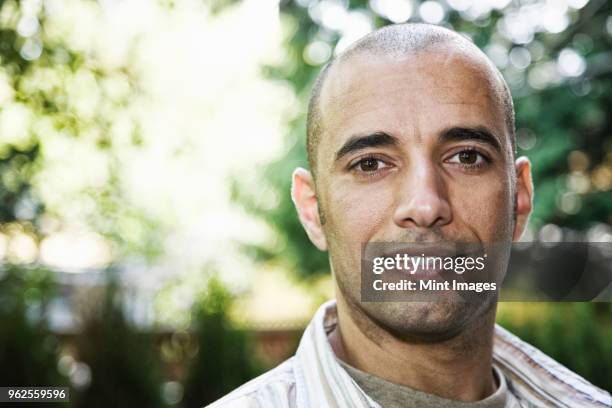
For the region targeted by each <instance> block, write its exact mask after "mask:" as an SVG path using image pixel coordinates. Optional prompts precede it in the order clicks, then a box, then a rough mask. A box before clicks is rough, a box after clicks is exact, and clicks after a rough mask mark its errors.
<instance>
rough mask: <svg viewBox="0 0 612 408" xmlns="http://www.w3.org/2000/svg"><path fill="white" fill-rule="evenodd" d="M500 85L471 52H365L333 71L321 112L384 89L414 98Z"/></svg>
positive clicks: (476, 91)
mask: <svg viewBox="0 0 612 408" xmlns="http://www.w3.org/2000/svg"><path fill="white" fill-rule="evenodd" d="M497 81H498V79H497V78H496V77H495V75H494V74H493V71H492V69H491V68H490V67H489V65H488V64H487V62H486V60H485V59H484V57H482V56H480V55H478V54H477V53H474V52H471V51H470V50H465V49H456V48H452V47H437V48H435V49H432V50H423V51H417V52H413V53H408V54H404V55H393V54H388V55H378V54H375V53H371V52H368V51H364V52H362V53H359V54H357V55H352V56H350V57H349V58H348V59H346V60H342V59H340V60H339V61H338V62H337V63H336V64H335V65H334V66H333V67H332V69H331V72H330V73H329V75H328V78H327V80H326V81H325V84H324V86H323V89H322V91H321V109H322V111H323V112H325V110H326V108H328V107H329V106H334V105H337V104H343V103H345V102H348V100H350V99H360V98H363V97H367V96H368V94H372V93H373V92H375V91H376V90H380V91H385V90H386V89H387V88H381V86H382V85H389V84H393V88H396V89H400V88H401V89H402V90H405V91H411V90H412V91H413V92H412V93H411V94H413V95H418V91H419V90H422V89H433V88H439V89H444V88H447V89H448V88H461V89H464V90H466V91H468V92H472V93H473V94H483V93H487V92H489V91H491V90H493V89H492V88H495V87H496V85H497V84H496V83H495V82H497ZM429 96H430V97H431V96H435V95H429ZM446 96H449V95H448V94H447V95H446ZM440 102H441V103H442V102H451V103H452V101H446V100H445V101H440Z"/></svg>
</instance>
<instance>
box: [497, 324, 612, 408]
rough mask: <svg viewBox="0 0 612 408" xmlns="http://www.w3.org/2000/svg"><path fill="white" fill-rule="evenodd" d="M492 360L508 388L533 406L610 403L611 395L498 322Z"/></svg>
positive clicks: (589, 405) (591, 405)
mask: <svg viewBox="0 0 612 408" xmlns="http://www.w3.org/2000/svg"><path fill="white" fill-rule="evenodd" d="M494 344H495V346H494V347H493V360H494V361H495V364H496V365H497V366H498V367H499V368H500V370H501V371H502V372H503V373H504V376H505V377H506V378H507V379H508V383H509V389H510V391H511V392H512V393H513V394H514V395H516V396H517V397H518V398H519V399H520V400H521V401H523V402H527V403H531V404H533V405H535V406H539V405H541V404H542V403H543V402H546V403H547V404H546V405H554V406H581V407H612V396H610V394H609V393H608V392H606V391H604V390H602V389H601V388H599V387H597V386H595V385H593V384H591V383H590V382H588V381H587V380H585V379H584V378H582V377H581V376H579V375H578V374H576V373H574V372H572V371H570V370H569V369H568V368H567V367H565V366H563V365H562V364H560V363H558V362H556V361H555V360H553V359H552V358H550V357H549V356H547V355H546V354H544V353H543V352H542V351H540V350H538V349H537V348H535V347H533V346H532V345H530V344H529V343H527V342H525V341H523V340H521V339H520V338H518V337H517V336H515V335H514V334H512V333H510V332H509V331H507V330H506V329H504V328H502V327H501V326H499V325H496V327H495V338H494Z"/></svg>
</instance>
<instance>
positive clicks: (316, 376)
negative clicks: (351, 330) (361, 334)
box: [295, 300, 380, 408]
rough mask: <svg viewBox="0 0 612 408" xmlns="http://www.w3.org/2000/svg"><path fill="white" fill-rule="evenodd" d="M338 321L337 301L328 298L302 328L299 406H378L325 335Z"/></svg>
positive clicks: (298, 376)
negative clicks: (349, 372)
mask: <svg viewBox="0 0 612 408" xmlns="http://www.w3.org/2000/svg"><path fill="white" fill-rule="evenodd" d="M337 323H338V314H337V310H336V301H335V300H330V301H328V302H326V303H324V304H323V305H321V307H319V309H318V310H317V312H316V313H315V315H314V317H313V319H312V321H311V322H310V324H309V325H308V327H307V328H306V330H305V331H304V335H303V336H302V339H301V341H300V345H299V347H298V350H297V352H296V358H297V360H298V364H296V366H295V367H296V368H295V369H296V373H295V374H296V378H298V386H297V391H296V392H297V395H296V397H297V402H298V407H311V406H313V407H336V406H338V407H347V406H349V407H356V408H362V407H363V408H366V407H376V408H380V406H379V405H378V404H377V403H376V402H375V401H374V400H372V398H370V397H369V396H368V395H366V393H365V392H364V391H363V390H362V389H361V388H359V386H358V385H357V384H356V383H355V381H354V380H353V379H352V378H351V376H350V375H348V374H347V373H346V371H345V370H344V369H343V368H342V367H341V366H340V364H339V363H338V361H337V357H336V354H335V353H334V351H333V350H332V348H331V345H330V344H329V340H328V338H327V335H328V333H329V332H330V331H331V330H333V328H334V327H335V326H336V324H337Z"/></svg>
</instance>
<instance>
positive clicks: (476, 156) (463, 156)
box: [448, 150, 488, 167]
mask: <svg viewBox="0 0 612 408" xmlns="http://www.w3.org/2000/svg"><path fill="white" fill-rule="evenodd" d="M448 162H449V163H456V164H460V165H462V166H466V167H480V166H482V165H484V164H486V163H487V162H488V160H487V158H486V157H485V156H483V155H482V154H481V153H479V152H477V151H476V150H462V151H460V152H459V153H456V154H455V155H453V157H452V158H451V159H450V160H449V161H448Z"/></svg>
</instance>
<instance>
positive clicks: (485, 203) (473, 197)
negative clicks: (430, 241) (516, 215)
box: [451, 182, 512, 242]
mask: <svg viewBox="0 0 612 408" xmlns="http://www.w3.org/2000/svg"><path fill="white" fill-rule="evenodd" d="M485 186H486V187H485V188H480V189H474V190H473V191H472V193H471V194H461V197H462V198H456V199H455V200H452V201H451V202H454V203H455V205H453V207H454V208H455V214H456V216H457V217H459V218H462V219H463V220H464V222H465V224H466V225H468V226H469V227H470V228H471V229H473V230H474V231H475V232H476V233H477V234H478V236H479V237H480V239H481V240H483V241H485V242H494V241H499V240H502V239H503V238H505V237H506V235H507V234H508V231H509V227H510V223H511V220H512V202H511V197H510V192H509V190H507V189H505V188H504V187H503V184H502V183H499V182H497V183H487V184H485Z"/></svg>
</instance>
